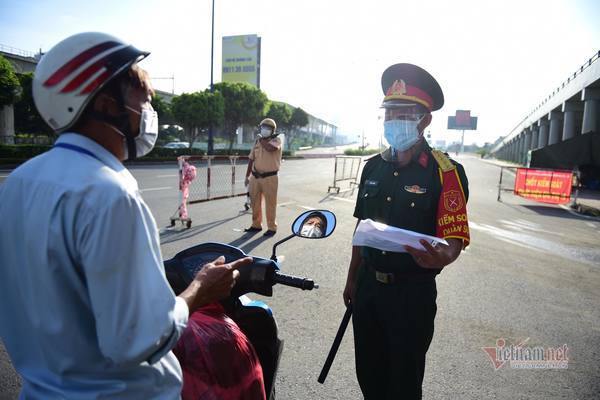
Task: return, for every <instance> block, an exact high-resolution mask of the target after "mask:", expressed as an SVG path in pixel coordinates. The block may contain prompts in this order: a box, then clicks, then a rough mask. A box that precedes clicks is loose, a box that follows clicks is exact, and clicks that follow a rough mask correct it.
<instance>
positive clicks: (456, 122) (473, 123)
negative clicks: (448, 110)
mask: <svg viewBox="0 0 600 400" xmlns="http://www.w3.org/2000/svg"><path fill="white" fill-rule="evenodd" d="M448 129H457V130H472V131H474V130H477V117H471V111H470V110H456V116H449V117H448Z"/></svg>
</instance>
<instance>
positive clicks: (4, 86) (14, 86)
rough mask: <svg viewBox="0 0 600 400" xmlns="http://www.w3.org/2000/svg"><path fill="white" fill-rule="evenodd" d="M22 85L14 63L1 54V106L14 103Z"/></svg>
mask: <svg viewBox="0 0 600 400" xmlns="http://www.w3.org/2000/svg"><path fill="white" fill-rule="evenodd" d="M20 88H21V85H20V84H19V79H18V78H17V75H16V74H15V70H14V68H13V66H12V64H11V63H10V62H9V61H8V60H7V59H6V58H4V57H3V56H2V55H0V107H4V106H8V105H11V104H14V102H15V101H17V99H18V97H19V91H20Z"/></svg>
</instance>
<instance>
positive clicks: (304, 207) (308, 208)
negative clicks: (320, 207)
mask: <svg viewBox="0 0 600 400" xmlns="http://www.w3.org/2000/svg"><path fill="white" fill-rule="evenodd" d="M299 207H300V208H303V209H305V210H314V209H315V208H314V207H308V206H299Z"/></svg>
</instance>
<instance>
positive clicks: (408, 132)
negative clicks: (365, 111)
mask: <svg viewBox="0 0 600 400" xmlns="http://www.w3.org/2000/svg"><path fill="white" fill-rule="evenodd" d="M419 122H421V120H418V121H407V120H401V119H394V120H391V121H385V122H384V123H383V135H384V137H385V140H387V142H388V143H389V144H390V146H392V147H393V148H394V149H395V150H396V151H406V150H408V149H410V148H411V147H412V146H413V145H414V144H415V143H417V141H418V140H419V129H418V128H417V126H418V125H419Z"/></svg>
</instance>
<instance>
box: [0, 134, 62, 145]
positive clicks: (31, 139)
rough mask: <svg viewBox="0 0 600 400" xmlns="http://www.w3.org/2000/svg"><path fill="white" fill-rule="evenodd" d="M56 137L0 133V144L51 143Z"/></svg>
mask: <svg viewBox="0 0 600 400" xmlns="http://www.w3.org/2000/svg"><path fill="white" fill-rule="evenodd" d="M55 140H56V137H54V136H47V135H33V136H15V135H6V136H4V135H0V144H45V145H52V144H54V141H55Z"/></svg>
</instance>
